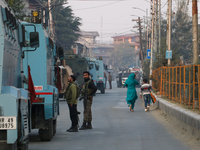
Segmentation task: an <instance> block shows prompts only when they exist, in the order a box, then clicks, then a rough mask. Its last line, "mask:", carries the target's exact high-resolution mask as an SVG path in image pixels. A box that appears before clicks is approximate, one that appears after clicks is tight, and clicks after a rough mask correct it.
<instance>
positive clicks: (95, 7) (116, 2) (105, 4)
mask: <svg viewBox="0 0 200 150" xmlns="http://www.w3.org/2000/svg"><path fill="white" fill-rule="evenodd" d="M121 1H123V0H121ZM121 1H117V2H113V3H109V4H105V5H100V6H94V7H88V8H81V9H74V10H86V9H94V8H99V7H104V6H108V5H112V4H115V3H119V2H121Z"/></svg>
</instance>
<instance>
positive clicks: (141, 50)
mask: <svg viewBox="0 0 200 150" xmlns="http://www.w3.org/2000/svg"><path fill="white" fill-rule="evenodd" d="M132 21H137V23H138V27H139V29H138V30H139V34H140V53H139V54H140V55H139V56H140V61H141V64H142V69H143V61H144V56H143V47H142V25H141V19H140V17H138V19H137V20H134V19H133V20H132ZM138 27H133V28H138Z"/></svg>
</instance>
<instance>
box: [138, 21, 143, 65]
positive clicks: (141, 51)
mask: <svg viewBox="0 0 200 150" xmlns="http://www.w3.org/2000/svg"><path fill="white" fill-rule="evenodd" d="M138 25H139V33H140V56H141V62H142V64H143V61H144V57H143V48H142V26H141V19H140V17H138ZM142 66H143V65H142Z"/></svg>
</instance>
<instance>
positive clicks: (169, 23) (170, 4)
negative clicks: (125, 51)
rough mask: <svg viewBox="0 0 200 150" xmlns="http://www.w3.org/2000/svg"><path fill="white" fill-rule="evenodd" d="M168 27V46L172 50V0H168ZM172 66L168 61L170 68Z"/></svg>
mask: <svg viewBox="0 0 200 150" xmlns="http://www.w3.org/2000/svg"><path fill="white" fill-rule="evenodd" d="M167 15H168V25H167V46H168V50H171V22H172V19H171V18H172V0H168V14H167ZM170 65H171V60H170V59H168V66H170Z"/></svg>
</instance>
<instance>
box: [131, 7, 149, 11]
mask: <svg viewBox="0 0 200 150" xmlns="http://www.w3.org/2000/svg"><path fill="white" fill-rule="evenodd" d="M132 8H133V9H139V10H141V11H143V12H146V11H145V10H143V9H141V8H138V7H132Z"/></svg>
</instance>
